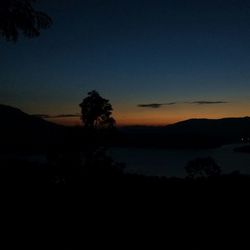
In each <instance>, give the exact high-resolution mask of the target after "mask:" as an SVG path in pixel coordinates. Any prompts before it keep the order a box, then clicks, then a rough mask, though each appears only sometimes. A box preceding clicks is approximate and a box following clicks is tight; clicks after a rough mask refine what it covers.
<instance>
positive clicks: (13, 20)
mask: <svg viewBox="0 0 250 250" xmlns="http://www.w3.org/2000/svg"><path fill="white" fill-rule="evenodd" d="M34 2H36V0H1V1H0V36H2V37H3V38H5V39H6V40H7V41H13V42H16V41H17V40H18V37H19V35H20V33H23V34H24V35H25V36H27V37H30V38H32V37H37V36H39V35H40V30H41V29H46V28H49V27H50V26H51V24H52V20H51V18H50V17H49V16H48V15H47V14H45V13H43V12H40V11H37V10H35V9H34V8H33V3H34Z"/></svg>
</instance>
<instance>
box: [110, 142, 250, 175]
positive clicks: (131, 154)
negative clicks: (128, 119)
mask: <svg viewBox="0 0 250 250" xmlns="http://www.w3.org/2000/svg"><path fill="white" fill-rule="evenodd" d="M239 146H242V144H240V145H239V144H234V145H225V146H222V147H220V148H215V149H201V150H194V149H193V150H186V149H185V150H170V149H149V148H112V149H110V150H109V154H110V155H111V156H112V157H113V159H114V160H115V161H117V162H121V163H125V165H126V168H125V170H126V171H127V172H130V173H138V174H144V175H157V176H176V177H184V176H185V175H186V173H185V169H184V167H185V166H186V164H187V162H188V161H190V160H192V159H194V158H197V157H207V156H211V157H212V158H213V159H214V160H215V161H216V162H217V164H219V165H220V167H221V169H222V172H223V173H230V172H232V171H235V170H239V171H240V172H241V173H242V174H250V154H246V153H236V152H234V151H233V149H234V148H235V147H239Z"/></svg>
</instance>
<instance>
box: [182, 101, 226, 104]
mask: <svg viewBox="0 0 250 250" xmlns="http://www.w3.org/2000/svg"><path fill="white" fill-rule="evenodd" d="M186 103H188V104H197V105H211V104H224V103H228V102H225V101H194V102H186Z"/></svg>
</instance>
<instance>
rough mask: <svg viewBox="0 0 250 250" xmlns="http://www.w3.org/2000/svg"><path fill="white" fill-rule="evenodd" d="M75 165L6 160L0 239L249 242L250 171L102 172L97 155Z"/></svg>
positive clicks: (60, 244) (210, 245) (50, 244)
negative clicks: (195, 175) (196, 174)
mask: <svg viewBox="0 0 250 250" xmlns="http://www.w3.org/2000/svg"><path fill="white" fill-rule="evenodd" d="M64 163H65V162H64ZM102 164H104V165H105V164H109V165H110V162H109V163H107V162H106V163H103V162H102ZM74 166H76V165H73V166H71V168H67V167H65V164H63V165H61V166H60V167H58V166H51V165H50V166H41V165H39V166H35V164H34V163H32V164H31V163H28V162H20V161H19V162H16V161H8V162H7V161H5V162H1V169H0V178H1V179H0V181H1V207H2V213H1V215H2V216H1V217H2V218H1V225H2V228H3V229H4V230H3V234H2V239H5V240H6V239H7V238H6V237H8V239H9V237H10V239H9V240H8V244H9V246H11V245H12V244H13V243H14V244H16V243H18V245H19V246H21V245H23V244H24V245H25V246H27V247H28V246H31V247H32V248H33V249H37V248H40V247H43V249H47V248H52V249H84V248H87V249H88V248H89V246H90V248H91V249H92V248H97V249H98V248H107V247H108V248H112V247H114V248H116V249H120V248H122V247H125V248H138V249H141V248H143V247H145V246H147V247H148V248H151V249H157V248H162V249H227V248H228V247H233V249H248V247H247V248H245V246H246V245H245V244H249V242H248V233H249V226H248V225H249V224H248V223H249V221H248V219H249V214H250V210H249V208H250V207H249V205H248V203H249V200H250V177H249V176H243V175H240V174H238V173H233V174H231V175H221V176H218V177H210V178H200V179H196V180H194V179H187V178H186V179H178V178H157V177H145V176H138V175H128V174H123V172H122V171H121V170H118V168H117V166H113V167H112V168H109V169H108V171H107V169H106V170H105V171H104V172H101V171H100V168H99V167H100V164H99V165H98V163H97V162H95V165H92V166H91V168H90V169H88V168H85V169H84V168H78V167H74ZM93 169H95V170H93ZM239 234H240V238H239V237H238V235H239ZM5 235H6V237H5ZM33 241H34V242H33ZM243 244H244V245H243ZM248 246H249V245H248Z"/></svg>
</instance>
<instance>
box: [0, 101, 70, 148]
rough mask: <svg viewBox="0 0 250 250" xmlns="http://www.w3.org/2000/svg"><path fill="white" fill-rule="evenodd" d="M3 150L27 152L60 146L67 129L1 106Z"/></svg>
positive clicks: (0, 133)
mask: <svg viewBox="0 0 250 250" xmlns="http://www.w3.org/2000/svg"><path fill="white" fill-rule="evenodd" d="M0 117H1V123H0V136H1V142H0V147H1V150H10V149H11V150H22V149H23V150H26V149H27V148H30V149H35V148H42V147H48V145H52V144H53V145H55V144H58V143H59V141H60V138H61V136H62V133H63V131H64V130H65V128H64V127H63V126H60V125H57V124H54V123H51V122H48V121H45V120H43V119H41V118H38V117H36V116H32V115H29V114H26V113H24V112H22V111H21V110H20V109H17V108H13V107H10V106H7V105H0Z"/></svg>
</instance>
